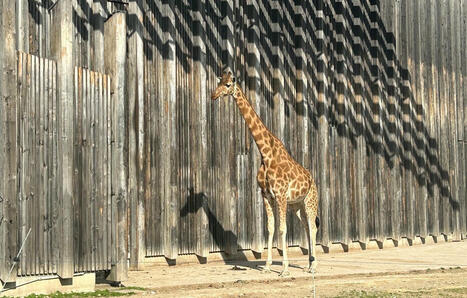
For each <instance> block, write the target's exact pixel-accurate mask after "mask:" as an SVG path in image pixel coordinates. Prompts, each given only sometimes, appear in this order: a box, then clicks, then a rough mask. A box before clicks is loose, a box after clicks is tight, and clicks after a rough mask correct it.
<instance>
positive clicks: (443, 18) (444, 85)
mask: <svg viewBox="0 0 467 298" xmlns="http://www.w3.org/2000/svg"><path fill="white" fill-rule="evenodd" d="M447 5H448V3H447V2H446V1H439V2H438V22H439V23H438V24H439V26H440V28H439V29H440V30H439V34H438V38H439V41H440V44H439V46H438V56H439V64H438V65H439V72H438V75H439V94H440V98H439V105H440V108H439V120H438V127H439V142H440V147H439V161H440V180H441V181H440V183H441V190H440V191H441V192H440V209H439V214H440V233H441V234H443V235H444V237H445V239H446V238H447V236H448V234H449V221H450V218H449V209H450V208H449V188H450V187H449V172H448V170H449V143H448V133H449V122H448V103H449V98H448V90H449V85H448V70H447V69H446V64H447V61H446V60H447V53H448V52H447V50H448V44H447V42H448V40H447V38H448V36H447V34H448V30H447V23H448V21H449V20H448V19H447V15H446V13H447Z"/></svg>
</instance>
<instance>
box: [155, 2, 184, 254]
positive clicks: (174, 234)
mask: <svg viewBox="0 0 467 298" xmlns="http://www.w3.org/2000/svg"><path fill="white" fill-rule="evenodd" d="M158 5H159V6H160V12H161V14H162V16H163V17H164V18H165V20H167V22H168V23H167V24H165V25H166V26H164V28H163V31H162V32H161V34H162V36H161V37H162V41H163V43H164V44H166V46H165V48H164V50H163V54H162V56H163V57H162V58H163V68H162V76H163V78H164V79H163V81H162V84H161V88H162V95H163V97H162V98H163V99H164V101H163V105H164V106H163V115H164V118H163V119H164V120H165V121H166V123H165V126H166V127H164V128H165V129H166V130H164V132H163V134H164V135H165V136H169V138H168V140H165V141H164V142H167V143H166V144H165V145H166V146H165V148H164V149H163V150H165V153H166V154H164V155H162V156H163V158H164V159H165V160H163V161H162V162H163V165H164V166H163V168H164V171H165V177H164V184H165V185H164V187H165V192H164V195H163V197H162V200H163V203H162V204H163V205H162V206H163V208H164V209H163V214H162V218H163V221H162V222H163V229H164V230H163V237H164V240H163V241H164V242H163V243H164V245H163V246H164V255H165V257H166V258H167V259H170V260H174V259H176V258H177V255H178V230H177V229H178V218H179V206H178V205H179V198H178V193H177V181H178V180H177V179H178V162H177V161H178V159H177V152H178V150H177V143H178V137H177V134H176V119H177V118H176V117H177V114H176V108H175V107H176V92H175V83H176V77H175V70H176V68H175V44H174V40H175V31H174V23H173V22H174V7H173V3H171V2H169V1H163V2H162V3H160V4H158Z"/></svg>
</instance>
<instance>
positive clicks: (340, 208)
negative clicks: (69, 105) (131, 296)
mask: <svg viewBox="0 0 467 298" xmlns="http://www.w3.org/2000/svg"><path fill="white" fill-rule="evenodd" d="M71 2H72V10H73V21H72V24H73V48H72V52H73V58H72V59H73V60H72V61H73V63H74V65H75V66H78V67H85V68H86V69H83V68H77V70H76V73H75V80H76V82H82V85H79V86H80V87H79V88H78V89H74V92H75V100H76V102H75V110H74V117H75V118H74V120H73V127H74V130H75V135H74V140H75V143H74V148H73V156H72V157H73V158H72V160H73V167H74V169H75V171H74V175H73V195H74V198H73V200H74V202H75V204H74V207H73V208H74V209H73V210H72V212H73V213H72V214H73V216H71V219H73V229H74V232H73V234H71V235H73V237H74V243H79V245H78V246H76V248H75V250H74V251H73V258H72V259H73V260H74V262H75V264H74V270H75V271H81V270H85V271H87V270H97V269H99V268H108V267H106V266H109V263H108V262H110V263H111V264H113V265H116V264H120V263H119V262H123V260H126V255H124V252H125V253H126V251H127V249H128V251H129V252H130V264H131V267H132V268H138V266H139V265H140V264H141V263H142V262H144V257H145V256H165V257H167V258H168V259H175V258H177V256H178V255H179V254H188V253H195V254H197V255H198V256H199V257H200V258H201V259H204V258H206V257H207V256H208V253H209V252H213V251H224V252H227V253H236V252H237V251H240V253H241V250H243V249H251V250H254V251H256V252H261V251H262V250H263V248H264V244H265V242H264V240H265V239H264V237H265V235H266V230H265V222H266V221H265V214H264V211H263V206H262V198H261V195H260V193H259V189H258V187H257V183H256V172H257V170H258V167H259V165H260V160H259V155H258V152H257V149H256V146H255V145H254V143H253V141H252V138H251V136H250V133H249V131H248V129H247V127H246V126H245V123H244V121H243V119H242V117H241V115H240V113H239V111H238V108H237V107H236V106H235V103H234V101H233V100H232V99H231V98H225V99H220V100H218V101H216V102H212V101H211V100H210V99H209V98H210V93H211V92H212V90H213V89H214V88H215V87H216V84H217V81H216V77H217V76H219V75H220V74H221V72H222V71H223V70H224V69H230V70H231V71H232V72H233V73H234V74H235V75H236V77H237V79H238V82H239V83H240V85H241V87H242V88H243V90H244V91H245V94H247V96H248V97H249V99H250V101H251V102H252V104H253V106H254V108H255V110H256V111H257V113H258V114H259V115H260V117H261V118H262V119H263V121H264V122H265V124H266V125H267V126H268V127H269V128H270V130H271V131H272V132H273V133H274V134H276V135H277V136H278V137H279V138H280V139H281V140H282V141H283V142H284V144H285V146H286V147H287V149H288V150H289V151H290V153H291V155H292V156H293V157H294V158H296V159H297V160H298V161H299V162H300V163H302V164H303V165H305V167H307V168H308V169H310V170H311V172H312V175H313V177H314V178H315V180H316V182H317V185H318V188H319V192H318V193H319V199H320V211H319V212H320V218H321V226H320V229H319V232H318V243H319V244H321V245H323V247H324V248H325V250H326V248H327V247H328V246H329V245H330V244H331V243H333V242H334V243H336V242H337V243H341V244H342V245H343V246H344V249H345V248H346V247H347V245H348V244H349V243H351V242H352V241H358V242H359V243H360V244H361V245H362V247H363V248H365V247H366V245H367V244H368V242H369V241H370V240H376V241H377V243H378V244H379V245H380V246H381V245H383V242H384V240H385V239H388V238H390V239H392V240H393V241H394V243H395V244H398V243H399V241H401V239H402V238H406V239H407V240H408V242H409V243H412V242H413V241H414V240H415V238H416V237H420V238H422V239H424V238H426V237H429V236H433V237H440V236H444V237H446V238H450V237H452V238H453V239H459V238H460V237H466V236H467V235H466V233H467V207H466V206H467V201H466V200H467V197H466V190H465V185H466V177H467V176H466V174H465V168H466V167H467V164H466V161H465V160H466V159H465V156H466V154H467V152H466V146H465V144H466V140H465V135H466V133H467V124H466V123H467V122H466V117H465V109H466V102H467V101H466V98H467V91H466V83H465V82H466V77H467V73H466V69H467V66H466V65H467V53H466V49H467V43H466V36H467V34H466V33H467V27H466V18H467V3H466V1H465V0H461V1H457V0H448V1H439V0H429V1H421V0H416V1H408V0H404V1H378V0H352V1H340V0H336V1H331V0H316V1H303V2H300V3H299V2H298V1H292V2H291V3H289V2H287V1H285V2H284V1H266V0H252V1H246V2H245V1H238V0H236V1H215V0H196V1H188V0H177V1H153V0H146V1H139V0H138V1H131V2H130V4H129V5H128V6H125V5H119V4H110V3H108V2H107V1H105V0H100V1H93V0H74V1H71ZM16 3H17V5H16V7H17V12H16V19H17V21H16V22H17V26H16V28H17V30H18V36H17V39H16V45H17V49H21V50H22V51H25V52H28V53H30V54H34V55H36V56H41V57H53V56H54V53H56V52H55V48H54V44H53V43H52V42H51V40H53V38H51V36H55V34H56V33H53V34H51V31H50V30H51V28H52V22H51V20H52V19H51V18H52V17H53V15H49V11H53V10H54V9H56V7H54V5H59V4H60V1H59V2H55V1H46V0H44V1H25V0H17V1H16ZM51 7H53V8H52V9H50V8H51ZM118 10H127V14H126V22H127V24H128V34H127V44H128V49H127V50H128V52H127V54H126V56H125V57H123V56H120V59H121V60H119V63H121V65H120V66H121V67H123V68H124V69H125V72H123V73H122V72H121V70H119V71H120V72H119V75H120V76H119V75H117V72H115V71H114V70H112V71H111V69H110V68H109V67H110V66H112V65H111V63H110V62H105V61H106V59H109V57H110V55H111V53H112V52H113V51H114V50H115V48H113V47H112V46H109V45H110V44H109V43H108V42H113V41H110V40H109V37H108V36H107V35H108V34H110V33H108V32H110V31H108V30H110V29H112V30H116V29H115V28H110V29H108V27H109V26H107V24H108V22H112V18H113V17H111V18H110V20H109V21H107V22H106V21H105V20H106V19H107V18H109V16H111V15H112V14H114V13H115V12H117V11H118ZM2 13H3V12H2ZM117 15H118V13H117ZM4 19H5V17H4V15H3V16H2V20H4ZM2 24H4V23H2ZM2 26H3V25H2ZM104 27H106V28H104ZM10 30H12V29H11V28H10ZM5 32H7V31H5ZM114 33H115V32H114ZM0 34H3V35H1V36H2V40H1V43H0V44H1V45H2V46H3V44H4V39H5V38H4V37H3V36H6V35H5V34H4V33H3V31H2V33H0ZM7 34H9V33H8V32H7ZM56 37H57V36H55V37H54V38H56ZM111 44H114V45H115V43H111ZM106 45H107V46H106ZM122 50H123V49H122ZM118 54H122V52H119V53H118ZM21 55H23V54H21ZM21 55H20V56H21ZM6 57H7V54H6V52H5V53H4V52H1V53H0V61H3V62H2V63H3V64H0V65H5V62H4V61H5V59H7V58H6ZM21 57H22V58H21V59H20V60H19V61H21V63H22V64H21V68H18V72H19V71H20V69H23V70H21V71H22V76H19V77H18V78H19V82H24V81H26V82H29V83H27V84H26V85H24V84H22V85H17V86H18V88H17V89H18V92H21V93H18V94H20V97H21V100H20V102H21V103H22V102H23V101H24V102H25V104H24V105H20V106H17V107H16V110H17V112H16V113H17V115H23V114H24V115H25V116H24V117H26V118H24V119H23V118H18V120H17V121H18V132H17V134H18V136H19V138H18V142H20V143H17V147H18V148H20V144H21V146H24V148H28V150H25V149H24V148H23V147H21V149H18V153H17V154H18V155H17V156H18V157H17V158H18V159H20V160H21V162H19V163H18V166H19V169H20V170H21V171H20V172H18V173H19V175H20V176H19V177H20V178H19V181H18V183H17V184H16V185H17V187H18V189H17V191H18V192H19V193H21V194H24V197H23V196H19V198H20V199H19V200H18V202H17V203H15V204H16V205H14V204H13V205H11V208H13V209H14V208H16V207H15V206H17V208H16V209H17V212H18V220H19V222H18V227H17V229H19V230H20V233H19V234H18V235H19V236H20V237H19V238H18V239H17V241H16V242H17V243H16V246H17V244H19V242H20V239H21V237H24V235H25V233H26V232H27V227H26V226H25V225H24V224H23V223H22V222H21V220H23V219H24V220H25V222H26V220H34V221H41V220H42V221H44V219H43V218H42V217H41V216H40V215H39V214H37V213H36V212H34V211H35V210H41V212H45V213H46V215H47V216H49V219H48V220H52V222H53V220H54V219H55V220H58V221H61V220H62V217H60V214H61V213H60V212H62V211H61V210H62V209H60V208H62V207H61V205H58V207H57V206H56V205H54V204H53V202H54V200H58V198H61V197H60V196H58V197H56V196H57V193H54V191H56V189H59V188H60V187H62V186H63V184H62V180H60V179H65V178H66V177H64V175H63V174H61V172H60V171H61V163H59V162H58V159H59V158H61V157H62V156H63V155H61V153H59V152H60V151H59V150H60V148H59V146H63V144H61V143H62V142H61V138H60V136H59V132H60V129H61V126H56V127H55V126H53V125H52V124H50V125H52V126H51V127H52V131H51V130H50V129H49V130H48V137H47V138H44V142H46V143H47V144H49V143H50V144H53V142H57V147H56V148H55V149H49V148H48V147H47V146H42V147H41V146H39V145H37V142H40V140H41V137H42V136H41V135H40V134H36V129H40V128H41V127H43V126H46V125H49V124H47V123H49V122H50V121H51V120H50V119H48V118H44V119H43V118H42V115H48V113H51V114H53V115H56V117H57V119H56V120H54V121H62V120H63V119H64V118H62V116H60V115H59V114H60V113H58V111H59V110H60V109H59V105H63V104H64V102H62V101H58V102H57V103H56V104H55V105H53V103H50V102H49V103H48V104H49V107H51V108H52V110H50V108H46V107H42V106H41V103H42V101H41V100H42V99H40V98H41V96H42V95H41V94H42V93H41V92H43V91H42V90H43V89H41V88H42V87H41V86H49V85H50V86H52V87H51V88H52V89H51V90H52V92H55V91H53V90H56V91H57V92H59V91H58V90H59V89H60V86H58V85H54V84H55V83H54V82H57V80H58V81H60V80H61V79H63V77H60V75H59V71H58V68H57V71H56V72H54V71H53V69H54V66H53V65H54V63H52V62H50V61H49V60H41V59H39V58H34V57H32V56H24V55H23V56H21ZM125 59H126V60H125ZM47 61H49V62H47ZM114 61H115V60H114ZM57 62H58V61H57ZM41 63H42V64H44V66H41V65H42V64H41ZM123 64H124V65H123ZM18 65H20V64H18ZM28 67H29V68H28ZM42 67H44V68H42ZM28 69H30V71H29V70H28ZM73 69H74V68H73ZM87 69H91V70H93V71H97V72H99V73H102V72H105V73H107V74H108V75H109V77H106V76H103V75H101V74H99V73H94V72H93V71H89V70H87ZM104 69H107V70H108V71H104ZM26 70H28V71H29V72H28V71H26ZM41 71H42V73H44V74H41ZM70 72H71V73H70V77H73V70H70ZM27 73H31V75H29V76H28V75H25V74H27ZM37 73H38V74H37ZM45 73H52V75H54V76H55V77H48V79H46V80H45V81H42V79H33V80H31V78H32V74H34V76H37V78H42V77H44V78H45V77H47V75H45ZM123 74H125V76H124V77H122V76H121V75H123ZM0 75H5V74H4V73H3V72H2V73H1V74H0ZM80 76H81V77H80ZM35 78H36V77H35ZM99 78H101V79H102V80H104V78H106V79H107V80H110V81H107V84H109V85H105V84H104V81H102V84H103V86H104V85H105V86H107V87H106V88H107V89H105V86H104V87H102V88H104V89H105V90H104V89H99V88H100V87H98V86H96V87H92V81H93V80H94V82H95V81H96V80H97V81H99V80H101V79H99ZM37 80H38V81H37ZM47 80H49V81H50V82H49V83H47ZM0 81H1V83H2V84H3V83H4V82H6V81H5V80H0ZM41 84H42V85H41ZM47 84H49V85H47ZM99 84H101V83H100V81H99V83H98V85H99ZM110 84H111V85H112V86H110ZM37 86H39V87H37ZM99 86H100V85H99ZM117 87H118V88H117ZM115 88H117V89H115ZM4 89H5V88H0V92H2V98H4V97H5V94H6V93H5V90H4ZM49 92H50V91H49ZM80 92H81V93H80ZM109 92H112V94H110V93H109ZM116 93H118V94H119V95H118V96H122V97H121V98H120V99H119V100H120V101H119V102H116V101H115V100H114V99H113V98H114V97H115V96H116V95H115V94H116ZM23 94H24V95H23ZM23 96H25V97H24V98H26V100H24V99H23ZM57 96H59V94H57ZM101 96H102V100H101V99H100V98H101ZM105 96H107V97H105ZM109 96H111V97H112V98H110V97H109ZM104 97H105V99H104ZM29 98H34V101H30V100H28V99H29ZM36 98H39V99H36ZM36 100H37V101H36ZM48 100H49V101H50V98H48ZM44 102H45V101H44ZM78 103H79V104H78ZM4 106H5V104H4V102H3V104H2V105H1V107H2V109H3V107H4ZM35 109H38V111H39V113H32V111H35ZM54 109H56V110H54ZM9 111H10V112H12V110H11V109H10V110H9ZM54 111H55V112H54ZM5 113H7V112H6V110H5V109H3V110H1V111H0V115H1V116H3V115H6V114H5ZM106 113H107V114H106ZM115 113H117V114H118V117H120V118H118V117H117V115H116V114H115ZM122 113H123V116H122ZM18 117H19V116H18ZM115 117H117V118H115ZM4 119H6V118H2V119H0V120H1V122H0V123H1V125H2V127H1V129H0V133H1V134H2V135H1V137H2V138H4V139H8V137H10V138H13V137H14V136H15V133H13V131H10V132H8V128H7V126H5V125H7V124H6V122H5V121H4ZM93 119H94V120H93ZM47 121H48V122H47ZM106 121H107V122H106ZM109 121H110V122H109ZM57 123H58V122H57ZM86 123H88V124H89V123H91V124H92V123H94V125H91V126H88V124H86ZM105 123H107V127H105ZM57 125H58V124H57ZM100 125H104V126H100ZM54 128H55V130H54ZM109 132H111V133H109ZM83 137H85V138H83ZM59 140H60V142H59ZM84 140H85V141H84ZM21 142H23V143H21ZM93 142H94V143H93ZM93 144H94V145H93ZM0 146H3V147H0V148H3V149H2V150H3V151H2V155H1V156H0V158H1V160H3V161H5V160H7V159H8V158H9V155H5V154H6V153H5V150H4V148H5V145H4V144H1V145H0ZM50 150H52V151H50ZM53 150H56V151H53ZM70 158H71V157H70ZM29 160H31V162H29ZM44 160H46V161H47V162H46V167H45V169H43V168H42V164H41V163H43V162H44ZM3 163H4V164H5V162H3ZM59 165H60V167H59ZM54 169H55V170H54ZM2 171H5V169H2ZM24 171H26V172H24ZM32 173H35V174H32ZM50 175H52V176H50ZM44 176H47V177H48V179H46V178H45V177H44ZM55 176H57V177H62V178H60V179H58V178H57V179H54V178H53V177H55ZM2 177H7V176H5V175H3V176H2ZM22 177H24V180H22V179H23V178H22ZM2 179H4V180H2V181H4V182H3V184H1V185H2V186H1V187H4V185H5V181H6V180H5V179H7V178H2ZM67 179H68V178H67ZM67 181H68V180H67ZM46 182H47V183H46ZM32 188H34V190H32ZM36 188H37V190H36ZM4 191H5V190H4V189H3V188H0V195H2V196H3V197H4ZM31 193H33V194H34V197H37V196H40V197H44V198H45V197H46V198H48V199H47V200H46V201H41V200H36V201H34V200H26V199H24V201H23V198H29V197H31V195H29V196H27V194H31ZM59 201H60V202H61V200H59ZM0 204H3V205H2V207H1V208H0V210H1V212H3V213H2V215H5V210H6V209H5V208H7V207H6V205H5V204H4V203H0ZM48 204H49V205H48ZM8 208H10V207H8ZM83 208H84V209H83ZM101 208H102V209H101ZM101 210H102V211H101ZM69 211H70V210H69ZM70 212H71V211H70ZM100 212H103V214H106V215H105V216H104V217H101V216H99V215H100ZM106 212H107V213H106ZM54 216H58V217H54ZM5 218H6V217H5ZM50 218H51V219H50ZM57 218H59V219H57ZM289 219H290V221H289V224H288V243H289V245H301V243H302V242H303V232H302V227H301V226H300V224H299V222H298V220H297V219H296V218H295V217H294V216H293V215H291V214H290V215H289ZM45 221H46V222H47V220H45ZM100 221H102V222H100ZM1 224H2V225H3V226H2V227H1V228H2V233H3V234H2V236H3V237H4V238H2V239H5V237H10V236H8V233H7V232H6V231H7V230H8V229H7V230H5V228H4V227H5V220H3V221H2V222H1ZM101 226H102V229H104V230H99V229H97V228H96V227H101ZM51 229H52V232H51V234H50V235H47V236H43V237H42V236H41V235H42V233H38V232H37V231H36V230H34V231H36V232H35V234H32V235H31V239H30V240H28V241H31V244H30V245H33V244H34V245H36V244H37V245H39V246H44V245H46V244H47V243H52V248H51V249H52V252H53V253H52V254H51V255H47V254H46V252H44V256H43V257H42V256H41V252H40V251H36V250H33V249H32V248H29V250H25V252H24V253H25V256H26V257H27V258H28V260H30V261H28V262H25V264H23V263H22V264H21V269H20V270H21V271H20V272H21V274H38V273H42V271H41V270H43V272H44V273H45V272H46V271H47V270H49V271H52V272H55V271H54V270H57V269H54V268H57V267H56V266H58V265H61V263H56V264H54V263H53V262H54V260H57V262H60V261H59V259H58V258H59V257H60V256H61V255H60V254H58V253H56V251H57V250H56V249H58V246H57V247H54V246H53V245H58V244H57V243H56V242H54V241H53V239H54V238H53V237H54V236H53V235H54V233H58V231H57V232H56V231H53V229H59V230H61V229H62V227H61V226H60V227H57V226H56V225H52V227H51ZM105 229H109V230H110V233H108V232H106V230H105ZM101 233H102V234H101ZM127 233H128V234H127ZM106 236H107V237H106ZM11 237H14V236H11ZM99 237H103V244H102V245H103V246H102V249H103V251H102V252H101V251H99V246H97V248H96V246H95V245H96V239H97V242H99V239H101V238H99ZM78 238H79V239H78ZM128 238H129V239H130V241H129V242H127V240H126V239H128ZM50 241H52V242H50ZM106 241H107V242H106ZM275 241H276V240H275ZM4 243H5V242H3V243H1V244H0V248H1V254H0V257H1V259H0V260H1V262H3V263H1V264H2V267H1V268H2V270H4V268H6V266H7V265H5V264H6V263H5V262H6V261H7V260H6V258H5V257H6V256H7V254H6V249H7V247H6V246H5V244H4ZM275 243H277V242H275ZM60 245H62V244H60ZM97 245H100V243H97ZM127 246H128V248H127ZM94 248H96V249H97V252H96V253H93V249H94ZM105 253H107V255H106V254H105ZM36 254H37V255H38V257H37V258H38V260H37V261H34V260H35V259H33V258H36ZM31 258H32V259H31ZM42 258H44V261H43V263H44V264H48V263H50V262H52V266H51V267H49V269H46V268H47V267H46V266H45V267H44V269H41V268H42V267H41V266H42V265H41V263H40V262H41V261H39V260H42ZM99 258H101V259H99ZM109 258H110V259H109ZM50 268H52V269H50ZM23 272H24V273H23ZM120 273H122V274H123V272H120ZM123 275H124V274H123ZM123 275H122V276H123ZM117 279H118V278H117Z"/></svg>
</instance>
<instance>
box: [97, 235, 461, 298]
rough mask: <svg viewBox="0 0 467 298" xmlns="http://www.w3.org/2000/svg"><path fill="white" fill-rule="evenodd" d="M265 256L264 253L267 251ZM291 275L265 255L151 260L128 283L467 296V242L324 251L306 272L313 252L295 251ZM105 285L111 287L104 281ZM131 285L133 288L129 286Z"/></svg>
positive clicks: (204, 292)
mask: <svg viewBox="0 0 467 298" xmlns="http://www.w3.org/2000/svg"><path fill="white" fill-rule="evenodd" d="M263 256H264V255H263ZM289 259H290V273H291V274H290V276H289V277H286V278H282V277H279V276H278V273H279V272H280V270H281V263H280V260H281V257H280V256H279V255H277V254H276V255H275V257H274V263H273V267H272V269H273V272H271V273H263V272H262V271H261V266H263V265H264V264H265V262H264V260H255V261H245V260H241V261H222V260H219V261H215V262H211V261H210V262H208V263H207V264H181V265H176V266H170V267H169V266H167V265H163V264H152V265H147V266H146V268H145V270H143V271H132V272H130V273H129V280H127V281H126V282H125V283H124V285H125V286H126V287H141V288H143V289H141V290H135V289H133V290H132V291H135V292H136V293H137V294H136V295H137V296H151V297H159V296H160V297H162V296H163V297H167V296H169V297H238V296H249V297H269V296H278V295H292V296H293V297H313V289H316V297H336V296H340V297H374V296H372V295H376V296H378V297H379V296H383V297H394V296H397V297H411V296H414V297H420V296H421V297H440V296H443V297H467V241H465V240H464V241H461V242H443V243H437V244H423V245H414V246H407V247H390V248H384V249H382V250H380V249H371V250H366V251H361V250H354V251H350V252H346V253H344V252H331V253H329V254H324V253H319V254H318V262H319V263H318V271H317V272H316V274H315V278H314V280H313V276H312V275H311V274H310V273H306V272H303V267H304V266H305V265H306V264H307V257H306V256H304V255H302V254H301V253H299V250H297V249H295V252H294V251H293V249H292V251H291V254H290V256H289ZM99 287H106V285H100V286H99ZM129 289H130V288H129Z"/></svg>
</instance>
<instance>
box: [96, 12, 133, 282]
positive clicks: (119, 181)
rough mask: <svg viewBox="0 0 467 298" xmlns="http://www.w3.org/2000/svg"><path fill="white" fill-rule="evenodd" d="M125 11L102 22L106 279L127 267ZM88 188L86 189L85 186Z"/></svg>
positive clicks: (119, 277) (122, 275) (120, 275)
mask: <svg viewBox="0 0 467 298" xmlns="http://www.w3.org/2000/svg"><path fill="white" fill-rule="evenodd" d="M126 30H127V27H126V15H125V13H123V12H116V13H115V14H113V15H112V16H111V17H110V18H109V19H108V20H107V21H106V22H105V25H104V36H105V42H104V49H105V53H106V55H105V57H104V58H105V59H104V70H105V72H106V73H107V74H108V75H109V76H110V77H111V78H112V79H111V80H110V94H111V95H110V96H111V97H110V105H109V107H108V110H107V112H109V113H110V140H111V141H110V145H111V147H110V157H111V158H110V160H109V162H110V167H111V174H110V181H111V182H110V185H111V186H110V200H111V219H112V224H111V231H110V232H111V233H110V234H111V244H110V251H111V258H110V259H111V263H112V267H111V272H110V275H109V276H108V277H107V278H108V279H109V280H113V281H122V280H125V279H126V278H127V271H128V264H127V258H128V253H127V252H128V225H127V212H128V210H127V205H128V202H127V201H128V140H127V123H128V114H127V113H128V107H127V105H128V102H127V100H126V97H125V90H126V88H125V80H126V79H125V78H126V75H125V61H126V60H125V59H126V48H127V46H126V38H127V36H126V33H127V31H126ZM88 191H89V190H88Z"/></svg>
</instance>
